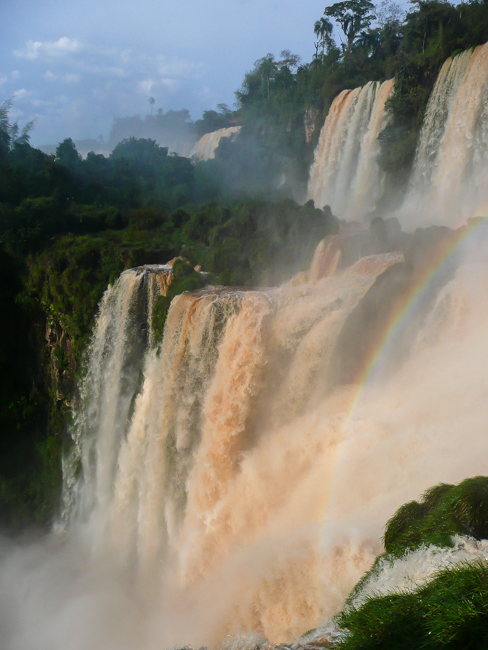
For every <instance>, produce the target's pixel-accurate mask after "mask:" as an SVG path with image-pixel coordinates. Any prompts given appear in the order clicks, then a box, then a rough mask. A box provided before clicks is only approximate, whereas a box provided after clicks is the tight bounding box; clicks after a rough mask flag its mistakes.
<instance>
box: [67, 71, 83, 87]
mask: <svg viewBox="0 0 488 650" xmlns="http://www.w3.org/2000/svg"><path fill="white" fill-rule="evenodd" d="M80 79H81V77H80V75H79V74H69V73H68V74H65V75H64V77H63V81H65V82H66V83H67V84H78V83H80Z"/></svg>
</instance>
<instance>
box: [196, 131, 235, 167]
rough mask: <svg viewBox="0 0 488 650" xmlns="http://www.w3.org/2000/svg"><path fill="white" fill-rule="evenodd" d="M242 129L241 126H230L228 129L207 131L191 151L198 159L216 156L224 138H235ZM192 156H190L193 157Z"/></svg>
mask: <svg viewBox="0 0 488 650" xmlns="http://www.w3.org/2000/svg"><path fill="white" fill-rule="evenodd" d="M240 130H241V127H240V126H229V127H227V128H226V129H219V130H218V131H212V132H211V133H205V135H203V136H202V137H201V138H200V140H198V142H197V143H196V145H195V146H194V148H193V151H192V152H191V156H195V158H197V159H198V160H210V159H212V158H215V150H216V149H217V147H218V146H219V144H220V140H221V139H222V138H231V139H233V138H235V137H236V135H237V134H238V133H239V131H240ZM191 156H190V157H191Z"/></svg>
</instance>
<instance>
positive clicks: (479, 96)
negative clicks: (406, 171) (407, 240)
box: [400, 44, 488, 226]
mask: <svg viewBox="0 0 488 650" xmlns="http://www.w3.org/2000/svg"><path fill="white" fill-rule="evenodd" d="M487 106H488V44H485V45H481V46H479V47H477V48H475V49H474V50H468V51H466V52H463V53H462V54H459V55H458V56H456V57H455V58H454V59H452V58H449V59H447V61H446V62H445V63H444V65H443V67H442V69H441V71H440V73H439V76H438V78H437V81H436V84H435V86H434V90H433V92H432V95H431V97H430V99H429V103H428V106H427V111H426V116H425V119H424V123H423V126H422V131H421V133H420V140H419V144H418V147H417V152H416V156H415V163H414V168H413V171H412V176H411V180H410V183H409V188H408V190H407V195H406V198H405V202H404V205H403V207H402V210H401V213H400V218H401V220H402V222H404V223H405V224H408V225H414V226H416V225H421V218H422V220H423V221H424V222H425V215H426V214H427V215H429V216H428V219H429V222H430V223H432V222H434V221H438V222H441V223H446V224H448V225H452V224H454V225H457V224H459V223H462V222H463V221H465V219H466V218H467V217H471V216H475V215H476V213H477V211H481V212H482V213H483V212H484V211H486V208H487V207H488V190H487V180H488V167H487V162H486V161H487V159H488V157H487V154H488V109H487ZM421 215H422V217H421Z"/></svg>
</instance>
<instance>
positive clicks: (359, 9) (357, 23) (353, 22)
mask: <svg viewBox="0 0 488 650" xmlns="http://www.w3.org/2000/svg"><path fill="white" fill-rule="evenodd" d="M374 9H375V7H374V4H373V3H372V2H370V0H344V1H343V2H336V3H335V4H333V5H331V6H330V7H326V8H325V11H324V14H325V15H326V16H328V17H329V18H333V19H334V20H335V21H336V22H337V23H339V25H340V26H341V29H342V31H343V32H344V36H345V37H346V40H347V44H346V46H345V52H346V54H349V52H350V51H351V47H352V45H353V43H354V41H355V40H356V38H357V37H358V36H359V34H360V32H361V31H362V30H363V29H367V28H368V27H369V26H370V25H371V23H372V22H373V20H375V18H376V16H375V14H374Z"/></svg>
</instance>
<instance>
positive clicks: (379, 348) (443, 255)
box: [349, 217, 488, 414]
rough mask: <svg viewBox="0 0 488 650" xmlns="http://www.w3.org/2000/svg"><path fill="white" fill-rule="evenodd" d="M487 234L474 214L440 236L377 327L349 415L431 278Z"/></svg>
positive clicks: (487, 224) (486, 224)
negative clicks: (464, 246)
mask: <svg viewBox="0 0 488 650" xmlns="http://www.w3.org/2000/svg"><path fill="white" fill-rule="evenodd" d="M483 230H485V232H487V233H488V218H487V217H476V218H473V219H469V221H468V223H467V224H466V225H465V226H462V227H461V228H458V229H457V230H455V231H453V232H452V233H451V234H450V236H447V237H445V238H444V239H443V241H442V242H441V244H440V245H439V247H438V248H437V250H436V251H435V254H434V255H433V256H432V258H431V259H430V260H429V261H428V263H427V264H425V265H423V266H422V268H421V269H419V271H418V272H417V273H416V274H415V276H414V278H413V281H412V283H411V285H410V287H409V288H408V290H407V291H406V292H405V293H404V295H403V296H402V297H401V299H400V300H399V301H398V303H397V304H396V305H395V307H394V308H393V309H392V311H391V313H390V315H389V317H388V319H387V320H386V322H385V323H383V326H382V327H381V328H380V329H379V330H378V332H377V335H376V336H375V338H374V341H373V343H372V345H371V347H370V351H369V353H368V354H367V355H366V357H365V359H364V361H363V363H362V364H361V367H360V369H359V371H358V372H357V373H356V377H355V380H354V381H353V383H354V384H355V385H356V386H357V389H356V390H355V391H354V397H353V399H352V402H351V405H350V409H349V414H352V412H353V411H354V410H355V407H356V406H357V404H358V402H359V400H360V398H361V395H362V393H363V391H364V390H365V388H366V387H367V386H368V385H370V384H371V383H372V382H373V381H374V379H375V377H376V376H377V375H378V373H379V370H380V368H381V367H382V366H383V364H384V361H385V359H386V358H387V357H388V356H389V352H390V351H391V350H392V349H394V346H395V343H396V342H397V341H398V339H399V337H400V335H401V333H402V332H403V331H404V329H405V327H406V324H407V322H408V316H409V314H411V312H412V311H415V309H416V308H418V306H419V305H420V304H421V301H422V300H423V299H424V297H425V295H426V292H427V291H428V289H429V287H430V286H431V283H432V281H433V280H434V279H435V278H436V276H438V274H440V273H441V272H442V271H444V270H445V268H446V266H447V264H449V263H450V261H451V260H452V258H453V256H454V255H455V254H456V253H457V252H458V251H459V250H460V248H461V247H462V246H463V245H464V244H465V243H467V242H471V241H474V240H475V237H477V236H478V235H479V233H480V231H483Z"/></svg>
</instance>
